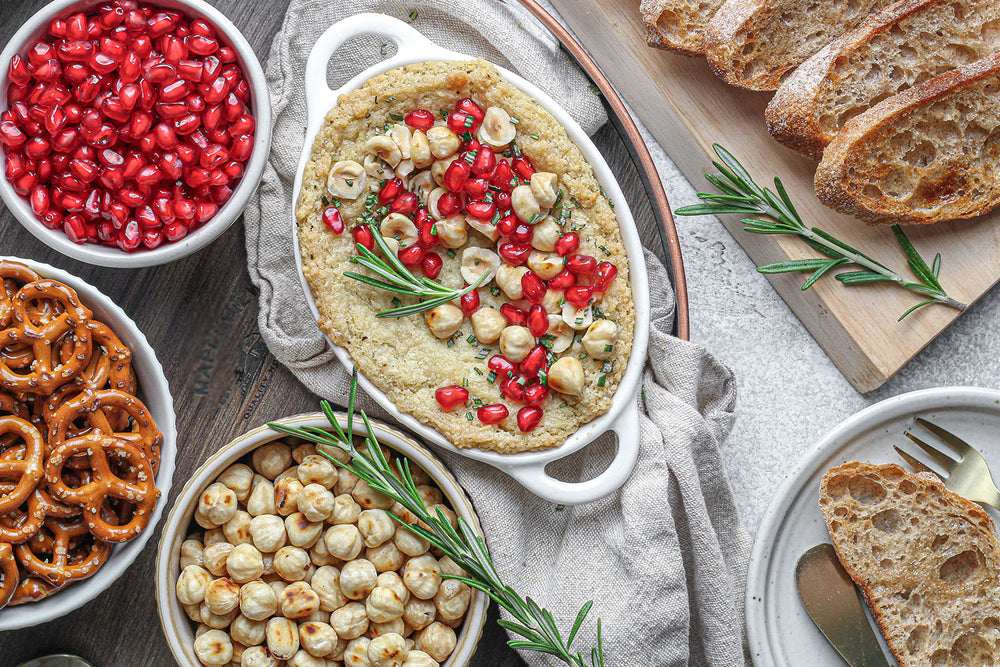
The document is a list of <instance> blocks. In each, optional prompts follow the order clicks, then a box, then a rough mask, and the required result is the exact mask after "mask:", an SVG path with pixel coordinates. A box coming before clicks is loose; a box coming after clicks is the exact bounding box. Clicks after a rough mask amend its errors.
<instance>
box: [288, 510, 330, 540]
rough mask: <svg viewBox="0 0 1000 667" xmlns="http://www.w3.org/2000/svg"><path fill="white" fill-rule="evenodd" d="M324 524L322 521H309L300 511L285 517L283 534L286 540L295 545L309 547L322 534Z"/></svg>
mask: <svg viewBox="0 0 1000 667" xmlns="http://www.w3.org/2000/svg"><path fill="white" fill-rule="evenodd" d="M325 527H326V526H325V525H324V524H323V522H322V521H310V520H309V519H307V518H306V515H305V514H303V513H302V512H295V513H293V514H289V515H288V516H287V517H285V534H287V535H288V542H289V543H290V544H291V545H292V546H295V547H302V548H303V549H309V548H311V547H312V546H313V545H314V544H316V542H317V540H319V539H320V538H321V537H322V536H323V529H324V528H325Z"/></svg>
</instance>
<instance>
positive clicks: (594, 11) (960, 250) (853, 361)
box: [551, 0, 1000, 392]
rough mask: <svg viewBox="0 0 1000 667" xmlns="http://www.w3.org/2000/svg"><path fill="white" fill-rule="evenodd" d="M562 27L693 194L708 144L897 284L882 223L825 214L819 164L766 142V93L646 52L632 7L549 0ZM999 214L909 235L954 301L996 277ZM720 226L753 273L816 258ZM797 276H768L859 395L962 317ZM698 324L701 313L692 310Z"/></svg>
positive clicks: (905, 297) (606, 0)
mask: <svg viewBox="0 0 1000 667" xmlns="http://www.w3.org/2000/svg"><path fill="white" fill-rule="evenodd" d="M551 2H552V4H553V5H554V6H555V8H556V9H557V10H558V11H559V12H560V13H561V14H562V17H563V19H565V21H566V22H567V23H568V24H569V27H570V28H571V29H572V30H573V31H574V32H575V33H576V35H577V37H578V38H579V39H580V41H581V42H582V43H583V45H584V46H585V47H586V48H587V49H588V50H589V51H590V53H591V55H592V56H593V57H594V60H596V61H597V63H598V64H599V65H600V66H601V68H602V69H603V70H604V73H605V74H606V75H607V76H608V78H609V79H610V80H611V82H612V83H613V84H614V85H615V87H616V88H617V89H618V91H619V92H620V93H621V94H622V96H623V97H624V98H625V99H626V101H627V102H628V103H629V104H630V105H631V106H632V108H633V109H634V110H635V112H636V113H637V114H638V116H639V118H640V119H641V120H642V121H643V122H644V123H645V125H646V127H647V128H649V130H650V131H651V132H652V133H653V136H654V137H656V139H657V141H659V142H660V144H661V145H662V146H663V148H664V149H665V150H666V151H667V153H668V154H669V155H670V158H671V159H672V160H673V161H674V163H675V164H676V165H677V166H678V167H679V168H680V170H681V171H682V172H683V173H684V174H685V176H687V178H688V179H689V180H690V181H691V183H693V184H694V186H695V187H696V188H698V189H699V190H708V191H712V188H711V186H709V185H708V183H707V182H706V181H705V180H704V177H703V174H704V173H705V172H706V171H711V170H713V169H712V160H713V159H714V158H715V155H714V153H713V152H712V144H713V143H719V144H722V145H723V146H725V147H727V148H728V149H729V150H730V151H731V152H732V153H733V154H734V155H735V156H736V157H737V158H738V159H739V160H740V161H741V162H742V163H743V164H744V165H745V166H746V167H747V169H748V170H749V171H750V173H751V174H752V175H753V177H754V179H755V180H757V182H758V183H760V184H761V185H764V184H770V183H771V181H772V179H773V177H775V176H778V177H779V178H781V180H782V182H783V183H784V184H785V187H786V188H787V189H788V192H789V195H790V196H791V198H792V200H793V201H794V202H795V205H796V207H797V209H798V210H799V213H800V214H801V215H802V218H803V220H804V221H805V222H806V224H808V225H811V226H818V227H821V228H823V229H825V230H827V231H828V232H830V233H832V234H834V235H835V236H836V237H838V238H840V239H842V240H844V241H846V242H847V243H849V244H851V245H852V246H854V247H855V248H858V249H859V250H861V251H862V252H865V253H866V254H868V255H870V256H873V257H874V258H875V259H878V260H879V261H881V262H882V263H883V264H886V265H887V266H889V267H890V268H892V269H893V270H895V271H897V272H898V273H900V274H901V275H903V276H904V277H910V273H909V269H908V268H907V266H906V260H905V258H904V257H903V255H902V253H901V252H900V250H899V246H898V245H897V244H896V241H895V239H894V238H893V236H892V232H891V231H890V230H889V229H888V228H887V227H878V228H875V227H868V226H866V225H865V224H863V223H861V222H858V221H857V220H854V219H852V218H849V217H846V216H842V215H840V214H838V213H835V212H833V211H832V210H830V209H828V208H826V207H825V206H824V205H823V204H821V203H820V202H819V200H818V199H816V196H815V194H814V193H813V187H812V179H813V174H814V171H815V163H813V162H812V161H810V160H807V159H806V158H803V157H801V156H799V155H798V154H796V153H794V152H792V151H790V150H788V149H786V148H784V147H782V146H780V145H779V144H778V143H776V142H775V141H773V140H772V139H771V138H770V136H769V135H768V133H767V129H766V128H765V126H764V107H765V106H767V103H768V101H769V99H770V94H769V93H756V92H751V91H746V90H741V89H738V88H734V87H732V86H729V85H726V84H725V83H723V82H722V81H721V80H719V79H718V78H716V77H715V75H713V74H712V72H711V70H710V69H709V67H708V64H707V63H706V62H705V60H704V59H702V58H688V57H685V56H681V55H677V54H674V53H671V52H667V51H661V50H658V49H654V48H651V47H649V46H647V45H646V39H645V34H646V31H645V27H644V26H643V25H642V22H641V21H640V19H639V10H638V4H639V3H638V0H551ZM998 221H1000V215H993V216H989V217H987V218H983V219H980V220H977V221H974V222H959V223H945V224H940V225H931V226H925V227H908V228H907V229H906V231H907V234H908V235H909V236H910V238H911V240H912V241H913V243H914V245H915V246H916V247H917V250H919V251H920V253H921V254H922V255H924V257H926V258H927V259H928V261H930V259H931V258H933V256H934V253H935V252H940V253H941V255H942V269H941V276H940V279H941V282H942V284H943V286H944V288H945V290H946V291H947V292H948V294H949V295H950V296H952V297H953V298H955V299H958V300H959V301H962V302H965V303H972V302H973V301H975V300H976V299H978V298H979V297H980V296H981V295H982V294H983V293H984V292H986V290H988V289H989V288H990V287H992V286H993V284H994V283H996V282H997V280H998V279H1000V244H998V235H1000V225H998V224H996V223H997V222H998ZM723 222H724V224H725V225H726V227H727V228H728V229H729V231H730V233H732V234H733V236H734V237H735V238H736V240H737V241H738V242H739V243H740V245H742V246H743V248H744V250H746V252H747V254H748V255H749V256H750V258H751V259H752V260H753V261H754V262H756V263H757V264H758V265H760V264H765V263H769V262H776V261H782V260H786V259H802V258H806V257H815V256H817V253H816V252H815V251H813V250H812V249H811V248H809V247H808V246H806V245H805V244H804V243H803V242H802V241H801V240H799V239H797V238H785V237H770V236H758V235H754V234H748V233H746V232H744V231H743V230H742V229H741V227H740V225H739V218H738V217H737V216H724V219H723ZM805 278H806V276H805V274H786V275H780V276H769V278H768V279H769V280H770V281H771V284H772V285H773V286H774V288H775V289H776V290H777V291H778V293H779V294H780V295H781V297H782V298H783V299H784V300H785V302H786V303H787V304H788V305H789V307H790V308H791V309H792V311H794V312H795V314H796V315H797V316H798V317H799V319H800V320H801V321H802V323H803V324H805V326H806V328H808V329H809V331H810V332H811V333H812V335H813V337H814V338H815V339H816V341H817V342H818V343H819V344H820V346H821V347H822V348H823V349H824V350H825V351H826V353H827V354H828V355H829V356H830V358H831V359H832V360H833V362H834V363H835V364H836V365H837V367H838V368H839V369H840V370H841V372H842V373H843V374H844V375H845V376H846V377H847V379H848V380H849V381H850V382H851V384H852V385H854V386H855V387H856V388H857V389H858V391H860V392H867V391H871V390H872V389H875V388H876V387H879V386H881V385H882V384H883V383H884V382H885V381H886V380H887V379H889V377H891V376H892V375H893V374H894V373H895V372H896V371H898V370H899V369H900V368H901V367H902V366H903V365H904V364H905V363H906V362H907V361H909V359H910V358H912V357H913V355H915V354H916V353H917V352H919V351H920V350H921V349H922V348H923V347H924V346H925V345H927V343H929V342H930V341H931V340H933V339H934V337H935V336H937V335H938V334H939V333H940V332H941V331H943V330H944V328H945V327H947V326H948V325H949V324H950V323H951V322H952V320H954V319H955V318H956V317H958V315H959V312H958V311H956V310H953V309H951V308H948V307H945V306H938V305H933V306H928V307H926V308H923V309H921V310H919V311H917V312H916V313H914V314H912V315H910V316H909V317H907V318H906V319H905V320H903V321H902V322H899V323H897V322H896V318H897V317H899V315H901V314H902V313H903V312H904V311H906V309H907V308H909V307H910V306H912V305H913V304H915V303H917V302H918V301H919V300H920V299H919V298H918V297H917V296H916V295H915V294H913V293H911V292H908V291H906V290H902V289H899V288H892V287H888V286H885V285H879V284H875V285H866V286H860V287H844V286H842V285H841V284H840V283H839V282H837V281H836V280H835V279H834V278H833V276H832V274H830V275H828V276H825V277H824V278H822V279H821V280H820V281H819V282H818V283H817V284H816V285H814V286H813V287H812V288H811V289H809V290H808V291H805V292H803V291H802V290H801V289H800V287H801V285H802V282H803V281H804V280H805ZM693 316H694V317H697V313H694V314H693Z"/></svg>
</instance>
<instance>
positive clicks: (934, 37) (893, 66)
mask: <svg viewBox="0 0 1000 667" xmlns="http://www.w3.org/2000/svg"><path fill="white" fill-rule="evenodd" d="M997 48H1000V3H997V2H996V0H900V1H899V2H896V3H895V4H894V5H892V6H890V7H887V8H886V9H884V10H882V11H881V12H878V13H875V14H872V15H871V16H869V17H868V18H867V19H865V21H864V22H863V23H862V24H861V25H859V26H858V27H857V28H855V29H854V30H852V31H851V32H849V33H847V34H845V35H843V36H842V37H840V38H839V39H837V40H835V41H834V42H832V43H830V44H828V45H827V46H825V47H823V49H821V50H820V51H819V53H817V54H816V55H814V56H812V57H811V58H810V59H809V60H807V61H806V62H804V63H803V64H802V65H801V66H800V67H799V68H798V69H797V70H795V72H793V73H792V74H791V76H789V77H788V79H786V80H785V82H784V83H783V84H781V87H780V88H778V92H777V93H776V94H775V96H774V99H772V100H771V103H770V104H769V105H768V107H767V112H766V114H765V117H766V119H767V127H768V130H769V131H770V132H771V134H772V135H773V136H774V138H775V139H777V140H778V141H780V142H781V143H783V144H785V145H786V146H788V147H790V148H793V149H795V150H797V151H799V152H801V153H804V154H805V155H808V156H810V157H813V158H816V159H819V158H820V156H821V155H822V154H823V148H825V147H826V145H827V144H829V143H830V141H831V140H832V139H833V136H834V135H835V134H836V133H837V132H838V131H839V130H840V128H842V127H843V126H844V124H845V123H846V122H847V121H848V120H850V119H851V118H853V117H854V116H857V115H858V114H860V113H862V112H864V111H866V110H867V109H869V108H870V107H872V106H873V105H875V104H877V103H878V102H880V101H882V100H883V99H885V98H887V97H889V96H891V95H895V94H896V93H898V92H900V91H902V90H905V89H907V88H910V87H912V86H914V85H916V84H918V83H921V82H923V81H926V80H927V79H930V78H933V77H935V76H937V75H938V74H941V73H943V72H946V71H948V70H950V69H954V68H956V67H961V66H962V65H966V64H968V63H970V62H974V61H976V60H979V59H980V58H985V57H986V56H988V55H989V54H990V53H992V52H993V51H994V50H996V49H997Z"/></svg>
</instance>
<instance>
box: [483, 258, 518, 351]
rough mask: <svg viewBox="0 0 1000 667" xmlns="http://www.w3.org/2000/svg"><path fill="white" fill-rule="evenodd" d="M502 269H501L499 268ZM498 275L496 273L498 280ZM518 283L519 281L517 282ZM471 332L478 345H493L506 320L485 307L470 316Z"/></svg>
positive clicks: (494, 309)
mask: <svg viewBox="0 0 1000 667" xmlns="http://www.w3.org/2000/svg"><path fill="white" fill-rule="evenodd" d="M501 268H502V267H501ZM499 276H500V273H499V272H497V278H498V279H499ZM518 283H520V281H518ZM471 319H472V332H473V333H474V334H475V335H476V340H478V341H479V342H480V343H486V344H489V343H494V342H496V340H497V339H498V338H499V337H500V332H501V331H503V329H504V327H506V326H507V320H506V319H504V316H503V315H501V314H500V311H499V310H497V309H496V308H490V307H489V306H485V307H483V308H480V309H479V310H477V311H476V312H474V313H473V314H472V318H471Z"/></svg>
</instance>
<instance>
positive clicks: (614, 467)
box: [291, 14, 649, 505]
mask: <svg viewBox="0 0 1000 667" xmlns="http://www.w3.org/2000/svg"><path fill="white" fill-rule="evenodd" d="M362 35H378V36H380V37H383V38H385V39H388V40H391V41H392V42H393V43H394V44H395V45H396V49H397V51H396V54H395V55H394V56H393V57H391V58H388V59H386V60H384V61H382V62H380V63H377V64H376V65H373V66H372V67H369V68H368V69H366V70H364V71H363V72H361V73H359V74H358V75H356V76H355V77H354V78H352V79H351V80H350V81H348V82H347V83H345V84H344V85H343V86H341V87H340V88H338V89H337V90H330V89H329V86H328V85H327V83H326V81H327V79H326V71H327V64H328V63H329V61H330V58H331V57H332V56H333V54H334V53H335V52H336V51H337V49H339V48H340V46H342V45H343V44H344V43H345V42H347V41H348V40H350V39H352V38H354V37H359V36H362ZM431 60H471V56H467V55H463V54H461V53H456V52H454V51H449V50H447V49H444V48H442V47H440V46H438V45H437V44H434V43H433V42H431V41H430V40H428V39H427V38H426V37H424V36H423V35H422V34H420V33H419V32H417V31H416V30H415V29H414V28H412V27H411V26H409V25H407V24H406V23H404V22H403V21H400V20H398V19H395V18H393V17H391V16H387V15H385V14H357V15H355V16H352V17H349V18H346V19H344V20H342V21H340V22H338V23H336V24H334V25H333V26H331V27H330V28H329V29H328V30H327V31H326V32H324V33H323V34H322V35H321V36H320V38H319V39H318V40H317V41H316V45H315V46H314V47H313V49H312V52H311V53H310V54H309V61H308V62H307V63H306V74H305V80H306V82H307V85H306V90H305V96H306V109H307V112H308V122H307V124H306V141H305V145H304V146H303V148H302V156H301V157H300V159H299V168H298V172H297V174H296V176H295V188H294V190H293V195H292V202H293V207H292V214H291V221H292V225H291V227H292V229H291V234H292V238H293V239H294V243H295V254H296V264H297V267H298V272H299V280H300V282H301V284H302V290H303V292H304V293H305V297H306V301H307V302H308V303H309V307H310V309H311V310H312V312H313V315H315V316H316V318H317V320H318V319H319V311H318V309H317V308H316V302H315V300H314V299H313V298H312V291H311V290H310V289H309V284H308V282H306V279H305V276H304V275H303V273H302V261H301V256H300V254H299V241H298V233H297V230H296V224H295V212H294V204H295V202H297V201H298V198H299V192H300V190H301V189H302V174H303V170H304V169H305V165H306V163H307V162H308V160H309V156H310V154H311V152H312V146H313V141H314V140H315V138H316V134H317V133H318V132H319V130H320V127H321V126H322V124H323V118H324V116H325V115H326V113H327V111H329V110H330V109H331V108H333V107H334V106H336V104H337V99H338V98H339V97H340V95H342V94H344V93H346V92H349V91H352V90H354V89H356V88H358V87H360V86H361V85H362V84H363V83H364V82H366V81H367V80H368V79H370V78H371V77H373V76H374V75H376V74H379V73H381V72H385V71H386V70H389V69H392V68H393V67H399V66H401V65H409V64H413V63H416V62H425V61H431ZM498 69H499V70H500V72H501V74H503V76H504V78H505V79H507V81H509V82H510V83H511V84H513V85H515V86H517V87H518V88H520V89H521V90H522V91H524V92H525V93H527V94H528V95H530V96H531V97H532V98H534V99H535V101H536V102H538V103H539V104H541V105H542V106H543V107H545V109H546V110H547V111H548V112H549V113H551V114H552V115H553V116H554V117H555V119H556V120H558V121H559V123H560V124H562V126H563V127H564V128H566V132H567V133H568V134H569V137H570V139H572V140H573V142H574V143H575V144H576V145H577V146H578V147H579V148H580V150H581V151H582V152H583V155H584V157H586V158H587V161H588V162H589V163H590V164H591V166H593V168H594V173H595V175H596V176H597V180H598V181H599V182H600V183H601V185H602V186H603V187H604V192H605V194H606V195H607V196H608V198H609V199H610V200H611V202H612V204H614V208H615V214H616V215H617V216H618V224H619V227H620V229H621V233H622V240H623V241H624V243H625V249H626V252H627V255H628V261H629V276H630V285H631V287H632V301H633V303H634V305H635V327H634V332H633V338H632V352H631V356H630V357H629V361H628V365H627V366H626V368H625V374H624V376H623V377H622V381H621V384H619V386H618V389H617V391H616V392H615V395H614V400H613V402H612V405H611V409H610V410H608V412H607V413H605V414H604V415H602V416H600V417H598V418H597V419H595V420H593V421H592V422H590V423H587V424H584V425H583V426H581V427H580V428H579V429H578V430H577V431H576V432H575V433H574V434H573V435H571V436H570V437H569V438H567V440H566V442H564V443H563V444H562V445H560V446H559V447H556V448H554V449H550V450H546V451H540V452H527V453H524V454H499V453H496V452H489V451H485V450H481V449H461V448H458V447H455V446H454V445H453V444H452V443H451V442H450V441H449V440H448V438H446V437H445V436H444V435H442V434H441V433H439V432H438V431H436V430H435V429H432V428H430V427H429V426H427V425H425V424H423V423H421V422H420V421H418V420H417V419H416V418H414V417H413V416H411V415H410V414H409V413H407V412H404V411H402V410H400V409H399V408H397V407H396V405H395V404H393V402H392V401H391V400H389V398H388V397H387V396H386V395H385V394H384V393H383V392H382V391H381V390H380V389H379V388H378V387H376V386H375V385H374V384H372V383H371V382H370V381H369V380H368V379H367V378H366V377H365V376H364V375H363V374H362V375H360V384H361V386H362V388H363V389H364V390H365V391H366V392H367V393H368V394H369V395H370V396H372V397H373V398H374V399H375V400H376V401H378V403H379V404H380V405H381V406H382V407H383V408H385V410H386V411H388V412H389V413H390V414H391V415H392V416H393V418H395V419H397V420H399V421H400V422H401V423H402V424H404V425H405V426H406V427H407V428H409V429H410V430H412V431H414V432H415V433H417V434H419V435H420V437H421V438H423V439H425V440H427V441H428V442H432V443H434V444H435V445H437V446H439V447H444V448H445V449H447V450H449V451H452V452H456V453H458V454H461V455H462V456H467V457H469V458H472V459H476V460H478V461H483V462H485V463H488V464H490V465H492V466H494V467H495V468H499V469H500V470H503V471H504V472H506V473H507V474H509V475H510V476H512V477H513V478H514V479H516V480H517V481H518V482H520V483H521V484H522V485H524V487H525V488H527V489H528V490H529V491H531V492H532V493H534V494H536V495H538V496H540V497H542V498H544V499H546V500H549V501H551V502H554V503H562V504H567V505H574V504H579V503H587V502H591V501H593V500H597V499H599V498H603V497H604V496H607V495H609V494H611V493H613V492H615V491H616V490H617V489H618V488H619V487H620V486H621V485H622V484H624V483H625V480H627V479H628V478H629V476H630V475H631V474H632V470H633V468H635V462H636V460H638V457H639V405H638V390H639V383H640V381H641V380H642V368H643V366H644V365H645V363H646V348H647V345H648V343H649V279H648V274H647V272H646V262H645V259H644V257H643V250H642V242H641V240H640V239H639V232H638V230H637V229H636V226H635V220H633V218H632V212H631V210H630V208H629V203H628V200H627V199H626V198H625V195H624V194H623V193H622V190H621V188H620V187H619V185H618V181H617V180H615V176H614V173H612V171H611V168H610V167H609V166H608V163H607V162H606V161H605V160H604V156H602V155H601V152H600V151H599V150H598V149H597V147H596V146H595V145H594V143H593V142H592V141H591V140H590V137H588V136H587V133H586V132H584V131H583V128H581V127H580V125H579V124H578V123H577V122H576V121H575V120H573V117H572V116H570V115H569V114H568V113H567V112H566V111H565V110H564V109H563V108H562V107H560V106H559V105H558V104H556V102H555V100H553V99H552V98H551V97H549V96H548V95H547V94H546V93H545V92H544V91H542V90H541V89H540V88H538V87H537V86H535V85H534V84H533V83H531V82H529V81H526V80H525V79H523V78H521V77H520V76H518V75H517V74H515V73H513V72H511V71H509V70H506V69H504V68H502V67H498ZM331 345H332V343H331ZM333 347H334V351H335V353H336V355H337V358H338V359H339V360H340V361H341V363H342V364H343V365H344V367H345V368H346V369H348V371H350V370H352V369H353V368H354V366H355V364H354V361H353V360H352V359H351V355H350V353H349V352H348V351H347V350H346V349H344V348H342V347H340V346H337V345H334V346H333ZM608 431H614V432H615V434H616V435H617V440H618V451H617V453H616V455H615V458H614V460H613V461H612V462H611V463H610V464H609V465H608V467H607V469H605V470H604V472H602V473H601V474H600V475H598V476H597V477H594V478H593V479H589V480H587V481H584V482H575V483H574V482H563V481H561V480H558V479H555V478H554V477H552V476H550V475H549V474H548V473H547V472H546V471H545V468H546V466H547V465H549V464H550V463H552V462H553V461H557V460H559V459H562V458H565V457H567V456H569V455H571V454H573V453H574V452H577V451H579V450H580V449H582V448H583V447H586V446H587V445H589V444H590V443H592V442H593V441H594V440H596V439H597V438H598V437H599V436H601V435H602V434H604V433H606V432H608Z"/></svg>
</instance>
